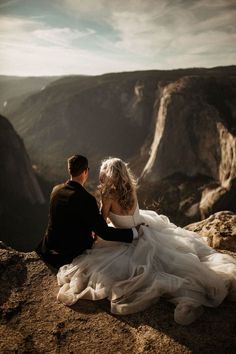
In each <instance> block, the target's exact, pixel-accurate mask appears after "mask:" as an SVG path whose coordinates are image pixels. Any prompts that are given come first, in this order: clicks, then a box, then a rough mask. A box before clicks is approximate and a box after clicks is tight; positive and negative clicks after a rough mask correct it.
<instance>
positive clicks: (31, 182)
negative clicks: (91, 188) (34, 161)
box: [0, 116, 45, 250]
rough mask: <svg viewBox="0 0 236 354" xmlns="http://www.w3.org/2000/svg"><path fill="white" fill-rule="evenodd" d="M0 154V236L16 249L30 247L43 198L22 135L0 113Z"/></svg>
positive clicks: (33, 243) (39, 219)
mask: <svg viewBox="0 0 236 354" xmlns="http://www.w3.org/2000/svg"><path fill="white" fill-rule="evenodd" d="M0 156H1V160H0V196H1V198H0V239H1V240H3V241H6V243H7V244H9V245H11V246H13V247H16V248H17V249H21V250H25V249H30V248H31V249H32V247H33V246H34V245H35V242H36V239H37V233H38V232H39V229H41V228H42V225H41V226H40V223H41V224H42V220H41V214H42V211H43V208H44V207H45V206H44V204H45V198H44V196H43V194H42V191H41V188H40V186H39V183H38V181H37V179H36V176H35V174H34V171H33V169H32V166H31V162H30V159H29V156H28V154H27V153H26V150H25V147H24V143H23V141H22V139H21V138H20V137H19V136H18V134H17V133H16V132H15V130H14V129H13V127H12V125H11V124H10V123H9V122H8V120H7V119H6V118H4V117H3V116H0ZM28 232H31V233H30V237H29V236H28ZM38 237H39V235H38Z"/></svg>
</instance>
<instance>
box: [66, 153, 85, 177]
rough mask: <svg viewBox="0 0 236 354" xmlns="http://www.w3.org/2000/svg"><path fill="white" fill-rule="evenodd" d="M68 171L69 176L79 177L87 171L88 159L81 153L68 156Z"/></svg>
mask: <svg viewBox="0 0 236 354" xmlns="http://www.w3.org/2000/svg"><path fill="white" fill-rule="evenodd" d="M67 163H68V172H69V174H70V175H71V177H79V176H80V175H82V174H83V173H85V172H87V171H88V159H87V158H86V157H84V156H82V155H73V156H71V157H69V158H68V160H67Z"/></svg>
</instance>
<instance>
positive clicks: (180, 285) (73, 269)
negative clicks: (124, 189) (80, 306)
mask: <svg viewBox="0 0 236 354" xmlns="http://www.w3.org/2000/svg"><path fill="white" fill-rule="evenodd" d="M140 216H141V217H142V220H140V221H144V222H146V223H147V224H148V225H149V226H148V227H147V226H143V236H142V237H141V238H139V239H138V240H134V241H133V242H132V243H131V244H128V243H127V244H126V243H119V242H112V241H110V242H108V241H103V240H102V239H99V240H98V241H97V242H96V243H95V245H94V247H93V248H92V249H91V250H87V251H86V252H85V253H83V254H82V255H80V256H78V257H76V258H74V260H73V261H72V263H71V264H67V265H64V266H62V267H61V268H60V269H59V272H58V274H57V279H58V284H59V286H60V290H59V293H58V300H59V301H61V302H62V303H64V304H65V305H72V304H74V303H75V302H77V301H78V300H79V299H90V300H100V299H104V298H108V299H109V300H110V304H111V312H112V313H114V314H120V315H126V314H131V313H135V312H139V311H142V310H144V309H146V308H147V307H149V306H150V305H151V304H153V303H156V302H157V301H158V300H159V299H160V297H165V298H166V299H168V300H169V301H171V302H172V303H174V304H175V305H176V308H175V313H174V318H175V321H176V322H177V323H180V324H182V325H188V324H190V323H191V322H193V321H194V320H195V319H196V318H197V317H198V316H199V315H200V314H201V313H202V311H203V307H202V306H209V307H217V306H218V305H219V304H220V303H221V302H222V301H223V300H224V298H225V297H226V296H229V298H230V299H231V300H235V299H236V260H235V259H234V258H232V257H230V256H229V255H226V254H222V253H219V252H216V251H215V250H214V249H213V248H211V247H209V246H208V245H207V243H206V240H205V239H204V238H202V237H200V236H199V235H197V234H196V233H194V232H191V231H187V230H185V229H182V228H180V227H177V226H176V225H174V224H172V223H170V221H169V219H168V218H166V217H164V216H160V215H157V214H156V213H154V212H152V211H140Z"/></svg>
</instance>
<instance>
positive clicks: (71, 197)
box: [36, 155, 139, 268]
mask: <svg viewBox="0 0 236 354" xmlns="http://www.w3.org/2000/svg"><path fill="white" fill-rule="evenodd" d="M67 162H68V172H69V175H70V180H68V181H67V182H66V183H63V184H60V185H57V186H55V187H54V188H53V190H52V193H51V196H50V208H49V220H48V226H47V229H46V233H45V235H44V237H43V239H42V240H41V242H40V244H39V246H38V247H37V249H36V252H37V253H38V254H39V255H40V256H41V257H42V258H43V259H44V260H45V261H46V262H47V263H49V264H51V265H52V266H53V267H55V268H59V267H60V266H62V265H63V264H67V263H70V262H71V261H72V259H73V258H74V257H76V256H78V255H80V254H81V253H83V252H84V251H85V250H86V249H89V248H92V247H93V243H94V241H95V239H94V236H93V235H94V233H95V234H96V235H98V236H100V237H101V238H103V239H104V240H111V241H121V242H132V240H133V239H134V238H138V230H139V227H137V228H132V229H116V228H113V227H108V226H107V224H106V222H105V220H104V219H103V217H102V215H101V214H100V212H99V209H98V206H97V202H96V199H95V198H94V197H93V196H92V195H91V194H90V193H88V192H87V191H86V189H85V188H84V184H85V182H86V180H87V178H88V174H89V167H88V160H87V158H86V157H84V156H81V155H74V156H72V157H70V158H69V159H68V160H67Z"/></svg>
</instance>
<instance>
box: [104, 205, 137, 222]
mask: <svg viewBox="0 0 236 354" xmlns="http://www.w3.org/2000/svg"><path fill="white" fill-rule="evenodd" d="M108 216H109V219H110V220H111V222H112V224H113V225H114V226H115V227H119V228H130V227H134V226H136V225H138V224H139V222H140V213H139V205H138V203H137V206H136V208H135V211H134V213H133V214H132V215H118V214H115V213H113V212H111V211H110V212H109V215H108Z"/></svg>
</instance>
